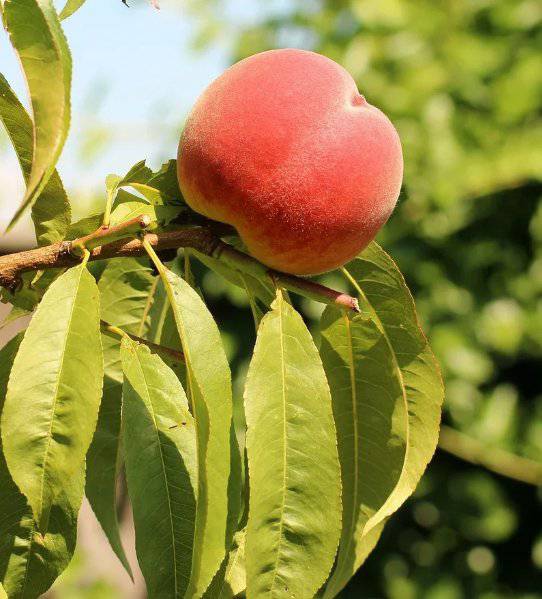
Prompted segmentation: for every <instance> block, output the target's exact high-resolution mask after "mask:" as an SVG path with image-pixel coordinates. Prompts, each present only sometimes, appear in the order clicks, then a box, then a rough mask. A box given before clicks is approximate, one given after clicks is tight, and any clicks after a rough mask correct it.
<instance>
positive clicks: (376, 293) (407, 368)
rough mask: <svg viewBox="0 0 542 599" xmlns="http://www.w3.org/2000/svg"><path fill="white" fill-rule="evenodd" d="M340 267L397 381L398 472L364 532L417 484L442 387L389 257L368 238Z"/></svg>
mask: <svg viewBox="0 0 542 599" xmlns="http://www.w3.org/2000/svg"><path fill="white" fill-rule="evenodd" d="M344 272H345V274H346V276H347V277H348V279H349V281H350V282H351V284H352V286H353V287H354V289H355V290H356V291H357V293H358V295H359V302H360V308H361V311H362V314H363V315H364V316H366V317H369V318H371V319H372V320H373V322H374V323H375V324H376V325H377V326H378V327H379V329H380V331H381V333H382V335H383V337H384V339H385V341H386V343H387V345H388V348H389V351H390V353H391V355H392V357H393V360H394V363H395V371H396V373H397V376H398V377H399V379H400V381H401V387H402V395H403V404H404V409H403V413H406V414H407V415H408V419H407V422H406V427H407V436H406V454H405V458H404V462H403V465H402V470H401V476H400V477H399V480H398V482H397V484H396V486H395V488H394V489H393V491H392V493H391V494H390V496H389V497H388V499H387V500H386V502H385V503H384V505H382V507H381V508H380V509H379V510H378V511H377V512H376V514H374V515H373V516H371V518H370V519H369V520H368V522H367V524H366V525H365V528H364V534H366V533H367V532H368V531H369V530H371V529H372V528H373V527H374V526H377V525H378V524H379V523H380V522H382V521H383V520H384V519H385V518H387V517H388V516H390V515H391V514H393V512H395V511H396V510H397V509H398V508H399V507H400V506H401V505H402V504H403V502H404V501H405V500H406V499H407V498H408V497H409V496H410V494H411V493H412V492H413V491H414V489H415V488H416V486H417V484H418V482H419V480H420V478H421V476H422V474H423V472H424V470H425V468H426V466H427V464H428V463H429V460H430V459H431V457H432V456H433V453H434V451H435V449H436V446H437V441H438V434H439V425H440V415H441V406H442V401H443V397H444V387H443V383H442V378H441V375H440V369H439V366H438V363H437V361H436V359H435V357H434V355H433V353H432V351H431V348H430V347H429V344H428V342H427V339H426V337H425V335H424V334H423V332H422V330H421V328H420V325H419V322H418V318H417V316H416V310H415V307H414V302H413V300H412V296H411V295H410V292H409V290H408V288H407V286H406V284H405V281H404V279H403V276H402V275H401V273H400V271H399V269H398V268H397V266H396V264H395V263H394V262H393V260H392V259H391V258H390V257H389V256H388V255H387V254H386V253H385V252H384V251H383V250H382V248H380V246H378V245H377V244H376V243H372V244H371V245H370V246H369V247H368V248H367V249H366V250H365V251H364V252H363V253H362V254H361V255H360V256H359V257H358V258H355V259H354V260H352V262H349V263H348V264H347V265H346V267H345V269H344Z"/></svg>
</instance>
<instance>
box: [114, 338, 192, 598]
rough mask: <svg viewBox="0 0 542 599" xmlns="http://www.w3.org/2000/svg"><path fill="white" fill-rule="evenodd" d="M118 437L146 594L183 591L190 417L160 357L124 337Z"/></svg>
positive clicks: (188, 556) (188, 539)
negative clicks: (120, 428)
mask: <svg viewBox="0 0 542 599" xmlns="http://www.w3.org/2000/svg"><path fill="white" fill-rule="evenodd" d="M121 355H122V365H123V370H124V390H123V407H122V411H123V419H122V423H123V424H122V426H123V441H124V450H125V456H126V478H127V481H128V491H129V494H130V499H131V502H132V508H133V511H134V522H135V530H136V548H137V555H138V560H139V564H140V566H141V570H142V572H143V575H144V576H145V581H146V583H147V591H148V594H149V597H152V598H157V597H163V598H164V599H166V598H168V599H169V598H177V599H180V598H182V597H184V593H185V591H186V588H187V586H188V581H189V579H190V569H191V562H192V543H193V535H194V525H195V514H196V493H197V487H198V483H197V455H196V431H195V425H194V419H193V417H192V416H191V414H190V412H189V410H188V401H187V399H186V395H185V393H184V390H183V388H182V386H181V384H180V382H179V380H178V379H177V377H176V376H175V374H174V373H173V371H172V370H171V369H170V368H168V367H167V366H166V365H165V364H164V362H162V360H161V359H160V358H159V357H158V356H156V355H153V354H151V353H150V351H149V349H148V348H147V347H146V346H143V345H138V344H137V343H134V342H133V341H131V340H130V339H129V338H128V337H125V338H124V339H123V341H122V346H121Z"/></svg>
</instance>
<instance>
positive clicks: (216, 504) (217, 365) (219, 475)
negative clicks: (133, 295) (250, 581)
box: [162, 270, 232, 597]
mask: <svg viewBox="0 0 542 599" xmlns="http://www.w3.org/2000/svg"><path fill="white" fill-rule="evenodd" d="M162 281H163V283H164V287H165V289H166V293H167V295H168V298H169V300H170V303H171V307H172V311H173V316H174V318H175V323H176V325H177V330H178V332H179V336H180V338H181V342H182V347H183V352H184V356H185V361H186V371H187V387H188V391H189V399H190V404H191V407H192V413H193V414H194V418H195V421H196V432H197V440H198V476H199V479H198V504H197V512H196V527H195V533H194V553H193V555H194V559H193V560H192V573H191V578H190V585H189V588H188V590H187V593H186V596H187V597H191V596H201V595H203V593H204V592H205V590H206V589H207V587H208V586H209V584H210V582H211V580H212V578H213V576H214V574H215V572H216V571H217V570H218V568H219V567H220V564H221V562H222V559H223V558H224V556H225V554H226V550H227V548H229V547H227V545H228V543H227V539H226V532H227V531H226V528H227V519H228V481H229V478H230V442H231V437H230V435H231V425H232V390H231V375H230V369H229V366H228V362H227V359H226V354H225V352H224V348H223V346H222V341H221V339H220V333H219V331H218V328H217V326H216V324H215V322H214V320H213V317H212V316H211V314H210V313H209V311H208V309H207V307H206V306H205V304H204V303H203V301H202V299H201V298H200V296H199V295H198V294H197V293H196V292H195V291H194V289H192V287H190V285H188V283H186V281H184V280H183V279H181V278H180V277H178V276H177V275H176V274H175V273H173V272H171V271H170V270H166V271H165V272H164V273H163V274H162ZM230 496H231V494H230Z"/></svg>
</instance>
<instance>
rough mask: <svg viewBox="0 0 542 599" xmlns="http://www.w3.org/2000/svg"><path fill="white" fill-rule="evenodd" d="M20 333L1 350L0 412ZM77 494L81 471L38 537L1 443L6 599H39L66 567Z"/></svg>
mask: <svg viewBox="0 0 542 599" xmlns="http://www.w3.org/2000/svg"><path fill="white" fill-rule="evenodd" d="M23 335H24V333H19V334H18V335H17V336H16V337H14V338H13V339H12V340H11V341H10V342H9V343H8V344H7V345H6V346H4V347H3V348H2V349H1V350H0V412H1V411H2V407H3V404H4V398H5V395H6V389H7V384H8V376H9V371H10V369H11V366H12V364H13V360H14V358H15V354H16V353H17V350H18V348H19V345H20V343H21V340H22V338H23ZM82 495H83V472H82V471H81V472H80V473H78V474H76V475H75V476H74V477H73V481H72V482H70V484H69V485H68V487H66V489H65V492H64V491H63V492H61V493H60V495H58V496H57V498H56V499H55V502H54V505H53V507H52V509H51V517H50V520H49V531H48V532H47V533H46V534H45V536H42V535H41V534H40V533H39V532H38V530H37V527H36V525H35V523H34V520H33V517H32V510H31V509H30V507H29V506H28V504H27V502H26V498H25V497H24V495H23V494H22V493H21V492H20V491H19V489H18V488H17V486H16V485H15V483H14V482H13V480H12V478H11V476H10V474H9V471H8V468H7V464H6V462H5V459H4V454H3V450H2V444H1V441H0V514H2V517H1V518H0V580H1V581H2V583H3V585H4V589H5V591H7V592H8V593H9V596H10V597H22V598H27V599H31V598H34V597H38V596H40V595H41V594H42V593H44V592H45V591H46V590H47V589H48V588H49V587H50V586H51V584H52V583H53V582H54V580H55V579H56V577H57V576H58V575H59V574H60V573H61V572H62V571H63V570H64V568H66V566H67V565H68V563H69V561H70V559H71V556H72V554H73V551H74V549H75V541H76V534H77V513H78V511H79V505H80V503H81V498H82ZM15 548H16V550H15ZM0 596H1V593H0Z"/></svg>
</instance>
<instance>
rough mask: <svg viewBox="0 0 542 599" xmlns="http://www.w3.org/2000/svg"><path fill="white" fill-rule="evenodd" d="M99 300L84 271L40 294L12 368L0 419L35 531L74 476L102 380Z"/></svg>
mask: <svg viewBox="0 0 542 599" xmlns="http://www.w3.org/2000/svg"><path fill="white" fill-rule="evenodd" d="M99 310H100V308H99V295H98V289H97V286H96V283H95V281H94V279H93V277H92V276H91V275H90V274H89V272H88V271H87V269H86V267H85V266H84V265H80V266H77V267H74V268H71V269H70V270H68V271H67V272H65V273H64V274H63V275H61V276H60V277H59V278H58V279H57V280H56V281H55V282H54V283H53V284H52V285H51V286H50V287H49V289H48V290H47V292H46V293H45V295H44V296H43V299H42V301H41V303H40V304H39V306H38V308H37V310H36V312H35V313H34V316H33V318H32V320H31V322H30V325H29V326H28V329H27V331H26V334H25V337H24V339H23V341H22V343H21V347H20V348H19V352H18V353H17V356H16V358H15V361H14V363H13V368H12V370H11V375H10V378H9V383H8V391H7V395H6V402H5V405H4V410H3V414H2V440H3V446H4V454H5V457H6V462H7V464H8V467H9V471H10V472H11V476H12V478H13V480H14V481H15V483H16V484H17V486H18V487H19V489H20V490H21V491H22V492H23V493H24V494H25V495H26V497H27V499H28V502H29V503H30V506H31V507H32V511H33V513H34V516H35V519H36V521H37V522H38V524H39V527H40V530H41V531H42V532H45V531H46V530H47V521H48V516H49V512H50V509H51V506H52V505H53V502H54V499H55V497H56V496H57V495H58V493H60V491H62V489H65V488H68V486H69V484H70V481H71V480H72V479H73V477H74V476H75V475H76V474H77V473H78V472H80V470H81V467H82V465H83V462H84V458H85V454H86V452H87V449H88V447H89V445H90V442H91V440H92V435H93V433H94V429H95V427H96V419H97V416H98V409H99V406H100V398H101V392H102V378H103V359H102V347H101V343H100V315H99Z"/></svg>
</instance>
